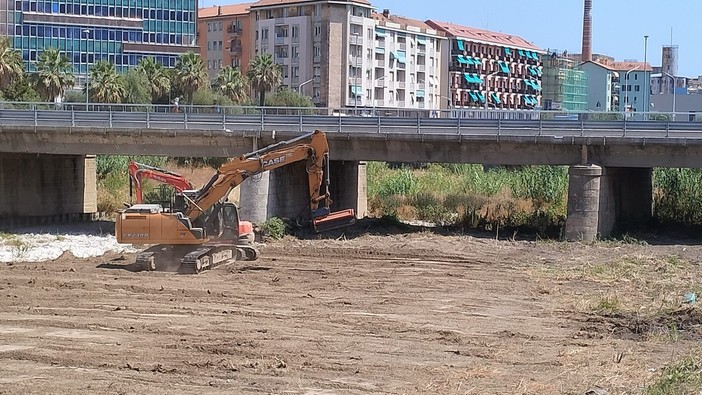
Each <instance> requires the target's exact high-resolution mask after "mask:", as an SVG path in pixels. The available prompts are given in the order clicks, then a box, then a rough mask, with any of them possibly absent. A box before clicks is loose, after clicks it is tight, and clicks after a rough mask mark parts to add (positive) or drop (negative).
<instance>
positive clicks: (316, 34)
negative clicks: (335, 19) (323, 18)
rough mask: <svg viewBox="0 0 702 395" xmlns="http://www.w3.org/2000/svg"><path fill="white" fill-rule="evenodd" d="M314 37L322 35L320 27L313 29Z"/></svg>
mask: <svg viewBox="0 0 702 395" xmlns="http://www.w3.org/2000/svg"><path fill="white" fill-rule="evenodd" d="M314 35H315V37H317V36H321V35H322V26H320V25H316V26H315V27H314Z"/></svg>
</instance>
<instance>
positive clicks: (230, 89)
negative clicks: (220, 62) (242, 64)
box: [216, 66, 249, 104]
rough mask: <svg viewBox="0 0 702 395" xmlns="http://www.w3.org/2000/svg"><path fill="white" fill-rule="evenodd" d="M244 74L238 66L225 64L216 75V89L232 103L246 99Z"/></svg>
mask: <svg viewBox="0 0 702 395" xmlns="http://www.w3.org/2000/svg"><path fill="white" fill-rule="evenodd" d="M247 84H248V83H247V81H246V76H244V75H243V74H241V70H239V68H238V67H232V66H227V67H225V68H223V69H222V70H221V71H220V72H219V75H218V76H217V81H216V86H217V89H218V90H219V91H220V92H221V93H222V94H223V95H225V96H227V97H228V98H229V99H231V101H233V102H234V103H237V104H240V103H243V102H245V101H246V99H248V96H249V95H248V92H247V90H248V86H247Z"/></svg>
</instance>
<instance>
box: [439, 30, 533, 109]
mask: <svg viewBox="0 0 702 395" xmlns="http://www.w3.org/2000/svg"><path fill="white" fill-rule="evenodd" d="M426 23H427V24H428V25H429V26H431V27H433V28H434V29H436V30H437V31H439V32H442V33H444V34H445V35H446V37H448V39H449V45H448V46H449V48H448V49H447V51H448V52H449V53H450V57H449V59H448V63H449V65H448V82H447V83H448V92H449V96H450V99H451V104H452V107H453V108H495V109H514V110H516V109H534V108H539V107H540V106H541V91H542V88H541V77H542V75H543V64H542V61H541V56H542V55H543V54H544V51H543V50H541V49H539V48H538V47H536V46H535V45H534V44H532V43H530V42H528V41H526V40H525V39H523V38H521V37H518V36H515V35H511V34H506V33H497V32H491V31H487V30H481V29H476V28H472V27H466V26H460V25H455V24H452V23H447V22H439V21H434V20H428V21H427V22H426Z"/></svg>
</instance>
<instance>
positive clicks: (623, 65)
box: [583, 60, 653, 71]
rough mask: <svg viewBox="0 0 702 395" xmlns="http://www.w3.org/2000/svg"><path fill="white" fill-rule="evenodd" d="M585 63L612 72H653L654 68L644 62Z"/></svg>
mask: <svg viewBox="0 0 702 395" xmlns="http://www.w3.org/2000/svg"><path fill="white" fill-rule="evenodd" d="M583 63H593V64H596V65H598V66H600V67H603V68H605V69H607V70H611V71H631V70H636V71H653V67H651V65H650V64H649V63H644V62H608V61H604V60H597V61H592V60H589V61H587V62H583Z"/></svg>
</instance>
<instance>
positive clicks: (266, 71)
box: [248, 54, 283, 107]
mask: <svg viewBox="0 0 702 395" xmlns="http://www.w3.org/2000/svg"><path fill="white" fill-rule="evenodd" d="M248 75H249V81H251V85H253V88H254V89H255V90H256V91H257V92H258V104H259V106H261V107H263V106H264V105H265V104H266V92H269V91H272V90H274V89H276V88H277V87H278V86H279V85H280V83H281V81H282V80H283V76H282V73H281V72H280V66H278V65H277V64H275V63H274V62H273V57H272V56H271V54H263V55H258V56H256V58H255V59H254V60H253V61H252V62H251V66H250V67H249V73H248Z"/></svg>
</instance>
